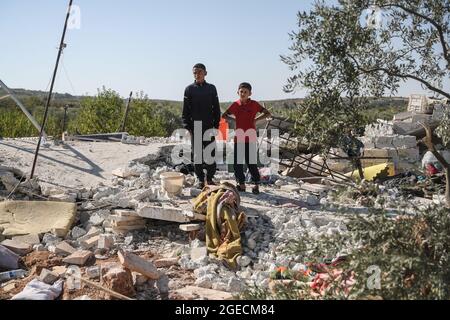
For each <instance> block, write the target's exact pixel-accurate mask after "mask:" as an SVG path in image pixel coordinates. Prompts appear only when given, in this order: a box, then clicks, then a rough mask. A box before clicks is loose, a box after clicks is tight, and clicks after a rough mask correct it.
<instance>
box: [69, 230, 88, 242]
mask: <svg viewBox="0 0 450 320" xmlns="http://www.w3.org/2000/svg"><path fill="white" fill-rule="evenodd" d="M86 233H87V232H86V230H84V229H83V228H80V227H74V228H73V229H72V232H71V235H72V239H78V238H80V237H82V236H84V235H85V234H86Z"/></svg>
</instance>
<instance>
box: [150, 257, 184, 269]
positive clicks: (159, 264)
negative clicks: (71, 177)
mask: <svg viewBox="0 0 450 320" xmlns="http://www.w3.org/2000/svg"><path fill="white" fill-rule="evenodd" d="M178 260H179V258H164V259H158V260H156V261H155V262H154V263H155V267H156V268H168V267H171V266H174V265H177V264H178Z"/></svg>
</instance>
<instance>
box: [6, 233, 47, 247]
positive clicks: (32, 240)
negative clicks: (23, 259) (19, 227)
mask: <svg viewBox="0 0 450 320" xmlns="http://www.w3.org/2000/svg"><path fill="white" fill-rule="evenodd" d="M12 240H14V241H18V242H22V243H26V244H29V245H31V246H34V245H36V244H40V243H41V240H40V239H39V235H38V234H28V235H25V236H15V237H12Z"/></svg>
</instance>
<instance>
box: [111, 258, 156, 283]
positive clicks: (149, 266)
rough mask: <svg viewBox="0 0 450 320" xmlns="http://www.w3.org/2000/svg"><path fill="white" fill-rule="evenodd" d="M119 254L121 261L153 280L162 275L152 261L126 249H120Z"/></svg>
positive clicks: (132, 269) (125, 265)
mask: <svg viewBox="0 0 450 320" xmlns="http://www.w3.org/2000/svg"><path fill="white" fill-rule="evenodd" d="M118 256H119V261H120V263H121V264H122V265H123V266H124V267H125V268H128V269H130V270H131V271H136V272H139V273H141V274H143V275H144V276H147V277H148V278H149V279H151V280H158V279H159V277H160V276H161V274H160V273H159V271H158V270H157V269H156V267H155V265H154V264H153V263H152V262H151V261H148V260H145V259H143V258H141V257H139V256H137V255H135V254H133V253H130V252H124V251H119V253H118Z"/></svg>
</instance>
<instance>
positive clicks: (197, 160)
mask: <svg viewBox="0 0 450 320" xmlns="http://www.w3.org/2000/svg"><path fill="white" fill-rule="evenodd" d="M201 138H202V137H200V140H202V139H201ZM195 140H196V139H195V137H194V136H193V135H192V140H191V146H192V152H191V156H192V157H191V159H192V162H193V164H194V172H195V175H196V177H197V179H198V180H199V181H201V182H204V181H205V173H204V170H206V181H212V180H213V178H214V175H215V174H216V171H217V165H216V161H215V159H214V161H212V163H209V164H208V163H206V161H205V156H206V154H204V151H205V149H206V148H207V147H209V148H208V149H210V148H213V150H212V152H211V156H212V157H214V158H215V156H216V140H215V138H214V137H212V138H211V139H210V141H201V148H197V149H198V150H196V148H195V143H200V141H198V142H196V141H195ZM208 153H209V152H208Z"/></svg>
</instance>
